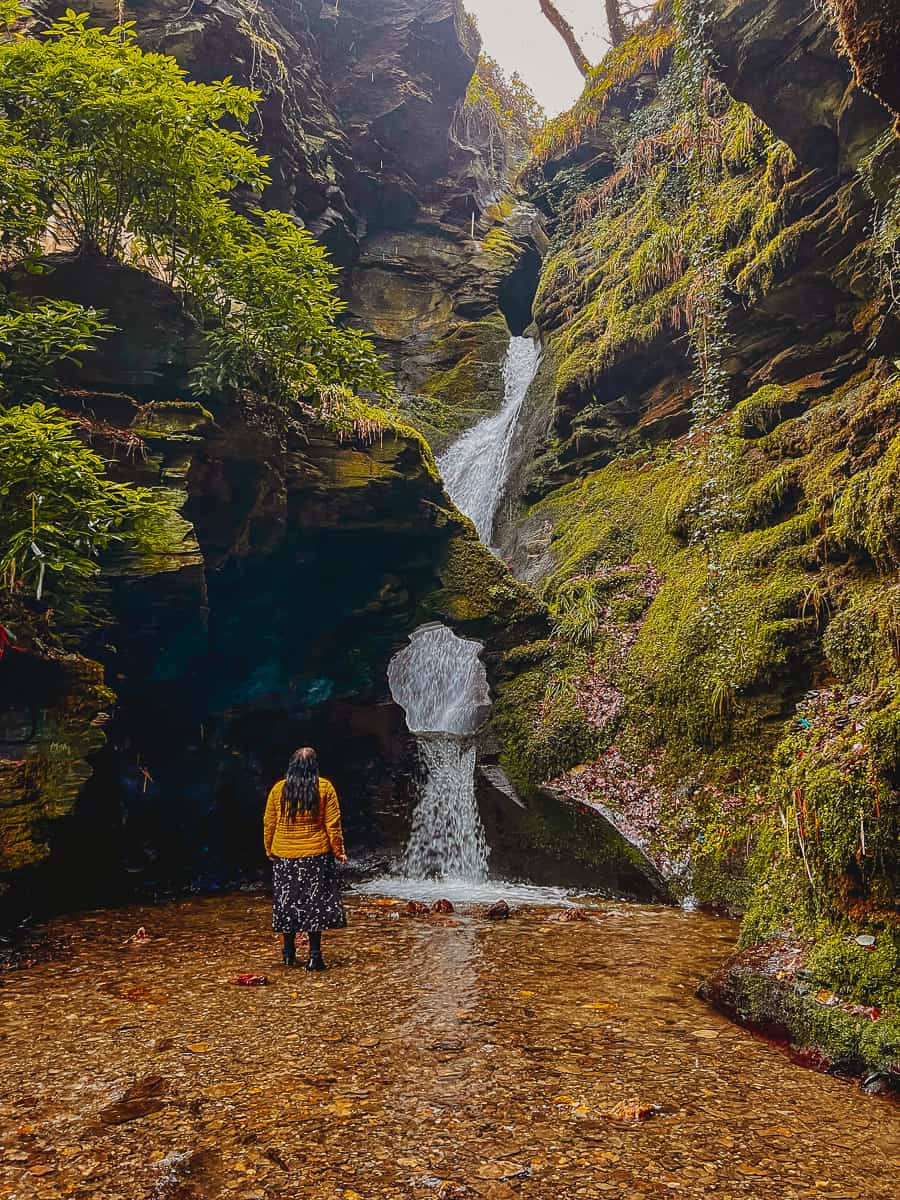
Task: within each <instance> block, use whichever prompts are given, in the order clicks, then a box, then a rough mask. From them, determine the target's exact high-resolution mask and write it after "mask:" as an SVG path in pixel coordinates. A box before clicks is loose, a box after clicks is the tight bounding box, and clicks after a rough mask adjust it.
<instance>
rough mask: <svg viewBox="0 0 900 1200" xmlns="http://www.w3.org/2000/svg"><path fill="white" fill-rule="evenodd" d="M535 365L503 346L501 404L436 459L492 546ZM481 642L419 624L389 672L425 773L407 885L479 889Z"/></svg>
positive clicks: (534, 356)
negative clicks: (477, 785)
mask: <svg viewBox="0 0 900 1200" xmlns="http://www.w3.org/2000/svg"><path fill="white" fill-rule="evenodd" d="M539 361H540V347H539V345H538V343H537V342H536V341H533V340H532V339H531V338H522V337H513V338H510V343H509V350H508V351H507V355H506V360H505V362H504V364H503V381H504V402H503V407H502V408H501V409H500V411H499V412H498V413H496V414H495V415H494V416H491V417H485V418H484V420H482V421H479V422H478V424H477V425H475V426H473V427H472V428H471V429H469V430H468V431H467V432H466V433H464V434H463V435H462V436H461V437H460V438H458V439H457V441H456V442H454V444H453V445H452V446H451V447H450V448H449V450H447V452H446V453H445V454H444V455H443V456H442V457H441V459H440V460H439V463H438V465H439V467H440V469H441V472H442V474H443V476H444V482H445V485H446V488H447V491H448V492H449V494H450V497H451V499H452V500H453V502H454V503H455V504H456V506H457V507H458V508H459V509H460V511H461V512H464V513H465V514H466V516H468V517H470V518H471V519H472V521H473V522H474V524H475V528H476V530H477V531H478V536H479V537H480V538H481V540H482V541H483V542H485V543H489V542H490V538H491V535H492V533H493V528H494V520H495V517H496V513H497V507H498V505H499V503H500V498H501V496H502V494H503V488H504V486H505V483H506V475H507V469H508V462H509V446H510V442H511V440H512V437H513V435H514V433H515V428H516V421H517V418H518V415H519V412H520V411H521V408H522V404H523V402H524V400H525V396H526V394H527V392H528V388H529V386H530V384H531V382H532V380H533V379H534V376H535V373H536V371H537V368H538V363H539ZM481 649H482V647H481V645H480V644H479V643H478V642H475V641H471V640H469V639H466V638H460V637H457V636H456V634H455V633H454V632H453V631H452V630H451V629H448V628H447V627H446V626H445V625H440V624H432V625H424V626H422V627H421V628H420V629H417V630H416V631H415V632H414V633H413V634H412V636H411V638H410V642H409V645H408V646H407V647H406V648H405V649H404V650H401V651H400V653H399V654H397V655H396V656H395V657H394V659H393V660H392V662H391V664H390V667H389V669H388V682H389V683H390V688H391V695H392V696H393V697H394V699H395V700H396V701H397V703H398V704H399V705H401V707H402V708H403V709H404V711H405V713H406V723H407V725H408V727H409V729H410V731H411V732H412V733H414V734H415V735H416V744H417V748H418V751H419V756H420V759H421V761H422V765H423V767H424V772H425V774H424V781H423V784H422V791H421V797H420V799H419V803H418V805H417V807H416V811H415V813H414V815H413V823H412V832H411V834H410V838H409V843H408V845H407V847H406V851H405V853H404V855H403V859H402V872H403V875H404V877H405V878H407V879H414V880H428V879H437V880H442V881H444V880H453V881H457V882H466V883H471V884H478V883H482V882H484V881H485V880H486V879H487V875H488V866H487V864H488V853H489V851H488V848H487V843H486V840H485V834H484V827H483V825H482V823H481V817H480V815H479V812H478V803H477V800H476V797H475V763H476V747H475V740H474V735H475V733H476V732H477V730H478V728H479V726H480V725H481V724H482V723H483V721H484V719H485V717H486V716H487V713H488V710H489V709H490V703H491V698H490V690H489V688H488V682H487V673H486V671H485V668H484V664H483V663H482V661H481V659H480V657H479V653H480V651H481Z"/></svg>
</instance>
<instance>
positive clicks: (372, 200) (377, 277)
mask: <svg viewBox="0 0 900 1200" xmlns="http://www.w3.org/2000/svg"><path fill="white" fill-rule="evenodd" d="M54 3H55V0H51V3H48V4H46V5H45V6H44V11H46V12H52V11H55V9H54ZM63 7H65V6H64V5H61V4H56V9H61V8H63ZM91 11H92V14H93V15H95V16H96V17H97V18H98V19H101V20H105V21H108V22H111V21H114V20H115V19H116V13H117V11H118V10H117V8H116V5H115V4H114V3H112V2H111V0H97V2H95V3H94V4H93V5H92V6H91ZM138 21H139V33H140V39H141V42H142V44H144V45H146V46H147V47H149V48H152V49H155V50H160V51H162V52H165V53H168V54H172V55H174V56H175V57H176V58H177V59H178V61H179V62H180V63H181V64H182V65H183V66H184V67H185V68H186V69H187V70H188V71H189V73H190V74H191V76H192V77H194V78H197V79H199V80H201V81H210V80H214V79H221V78H222V77H223V76H225V75H230V76H233V77H234V79H235V81H236V82H238V83H242V84H246V85H248V86H251V87H254V88H256V89H258V90H259V91H260V93H261V95H262V103H261V105H260V107H259V110H258V114H257V116H256V117H255V118H254V122H253V124H252V126H251V129H250V133H251V135H252V136H253V137H254V139H255V140H256V141H257V143H258V145H259V147H260V149H261V150H262V152H263V153H265V154H268V155H269V156H270V157H271V169H270V174H271V177H272V185H271V187H270V188H269V189H268V190H267V191H266V193H265V195H264V201H263V202H264V204H267V205H272V206H274V207H278V208H282V209H286V210H288V211H291V212H294V213H295V214H296V215H297V216H298V217H299V218H300V219H301V220H302V221H303V222H304V224H306V225H307V227H308V228H309V229H310V230H311V231H312V232H313V233H315V234H316V236H317V237H319V238H320V239H321V240H322V241H323V242H324V244H325V245H326V246H327V247H328V248H329V250H330V251H331V255H332V258H333V259H334V261H335V262H336V263H338V264H339V265H341V266H344V267H347V268H348V269H347V271H346V272H345V274H344V276H343V287H344V291H345V296H346V299H347V300H348V302H349V305H350V309H351V312H352V314H353V316H354V317H355V318H356V320H357V321H358V322H359V323H360V324H361V325H362V326H363V327H365V328H366V329H367V330H369V331H370V332H371V333H373V334H374V336H375V339H376V343H377V345H378V346H379V348H380V349H381V350H382V352H383V353H384V354H385V356H386V358H387V361H388V363H389V365H390V367H391V369H392V370H393V372H394V373H395V376H396V378H397V381H398V384H399V385H400V388H401V390H402V392H403V393H404V395H405V408H406V410H407V412H408V413H409V415H410V416H411V417H412V418H415V419H416V423H417V425H419V426H420V427H424V428H423V431H424V432H426V433H427V434H429V435H430V436H431V437H432V439H433V441H434V442H435V444H436V445H437V446H441V445H442V444H443V443H444V442H445V441H446V440H447V439H448V438H449V437H450V436H452V435H453V434H454V433H456V432H458V430H459V429H461V428H464V427H465V426H466V425H467V424H470V423H471V420H470V418H471V417H473V416H475V417H477V416H480V415H481V414H482V413H484V412H489V411H492V410H493V409H495V408H496V407H498V406H499V404H500V401H501V399H502V391H501V388H500V386H499V384H498V379H499V375H498V372H497V370H496V369H495V368H496V367H497V366H498V365H499V364H500V363H501V362H502V360H503V355H504V353H505V348H506V342H507V340H508V336H509V329H508V328H507V321H509V325H510V326H511V327H512V332H513V333H521V332H522V330H523V329H524V328H525V327H526V326H527V325H528V324H529V323H530V320H531V296H532V295H533V292H534V288H535V286H536V284H537V275H538V270H539V262H540V250H541V248H542V247H543V244H544V242H543V235H542V232H541V229H540V221H539V218H538V215H537V213H536V212H535V210H533V209H531V208H530V207H528V206H524V205H521V204H520V205H516V204H514V203H513V201H512V200H511V199H510V198H509V197H508V196H507V195H505V191H506V188H507V181H506V180H505V179H504V178H501V177H500V176H499V175H498V174H497V173H496V172H495V171H494V170H493V169H492V168H491V167H490V165H489V164H490V156H489V154H488V153H487V147H486V146H482V145H479V144H478V141H477V138H473V137H472V136H470V135H469V133H468V132H467V129H468V124H467V122H466V121H465V120H463V119H462V117H461V111H460V110H461V106H462V103H463V97H464V96H465V92H466V88H467V86H468V83H469V80H470V79H471V76H472V73H473V70H474V67H475V61H476V59H477V57H478V51H479V41H478V37H477V34H476V33H475V32H474V31H473V30H472V28H471V27H470V25H469V23H468V22H467V20H466V18H465V14H464V11H463V7H462V2H461V0H341V3H340V4H333V3H331V2H330V0H298V2H296V3H295V2H293V0H292V2H291V3H286V2H285V0H266V3H265V4H259V3H249V2H247V0H235V2H233V3H232V2H227V3H225V2H223V3H203V4H199V5H193V6H191V7H190V8H188V9H185V7H184V5H181V4H177V3H173V2H171V0H160V2H158V3H157V2H156V0H154V2H153V3H152V4H151V5H149V6H147V7H142V8H141V9H140V12H139V14H138ZM520 284H521V286H520ZM451 384H452V392H453V398H452V400H448V398H447V397H448V392H449V391H450V385H451Z"/></svg>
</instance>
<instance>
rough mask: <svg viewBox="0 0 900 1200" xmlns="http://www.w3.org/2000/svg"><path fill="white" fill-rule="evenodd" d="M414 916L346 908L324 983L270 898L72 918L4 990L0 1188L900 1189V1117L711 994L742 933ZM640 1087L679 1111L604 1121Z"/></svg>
mask: <svg viewBox="0 0 900 1200" xmlns="http://www.w3.org/2000/svg"><path fill="white" fill-rule="evenodd" d="M401 908H402V906H401V905H399V904H396V905H394V906H391V904H390V902H388V903H385V904H379V903H376V902H375V901H373V900H371V899H369V898H366V899H364V900H356V901H353V902H352V903H351V920H352V924H351V928H350V929H349V930H347V931H346V932H345V933H341V934H335V935H332V936H330V937H329V938H328V939H327V941H326V956H327V957H328V958H329V960H330V962H331V969H330V970H329V972H328V973H327V974H325V975H322V976H309V975H307V974H306V973H305V972H300V971H293V972H289V971H286V970H284V969H283V968H281V967H280V966H278V965H276V964H277V960H276V956H275V953H274V948H275V942H274V940H273V937H272V935H271V934H270V933H269V932H268V931H267V924H268V917H269V909H268V907H267V904H266V902H265V900H264V899H263V898H262V897H257V896H248V895H232V896H228V897H224V898H216V899H203V900H190V901H181V902H178V903H173V904H170V905H166V906H163V907H157V908H132V909H121V910H116V911H110V912H98V913H89V914H86V915H83V916H81V917H78V918H73V919H70V920H64V921H58V922H55V923H54V925H53V926H52V928H51V931H50V932H51V933H52V934H53V935H54V936H63V937H65V938H67V939H68V949H67V951H66V953H65V955H64V956H63V957H62V958H60V959H58V960H57V961H51V962H45V963H42V964H40V965H37V966H35V967H31V968H28V969H24V970H19V971H14V972H10V973H7V974H6V975H5V976H3V977H2V987H0V1005H2V1009H0V1012H2V1034H0V1060H2V1080H3V1087H2V1102H0V1131H2V1132H0V1144H2V1151H3V1153H2V1165H0V1196H2V1197H10V1198H14V1200H32V1198H35V1200H37V1198H50V1197H76V1198H77V1200H88V1198H91V1200H213V1198H218V1197H235V1198H240V1200H279V1198H280V1200H289V1198H290V1200H294V1198H296V1200H301V1198H302V1200H358V1198H360V1197H361V1198H362V1200H388V1198H391V1200H393V1198H397V1200H400V1198H401V1197H402V1198H416V1200H419V1198H421V1200H426V1198H428V1197H444V1198H445V1200H451V1198H452V1200H456V1198H459V1200H462V1198H463V1197H465V1198H469V1197H471V1198H472V1200H474V1198H475V1197H479V1196H480V1197H486V1198H487V1200H515V1198H518V1197H521V1198H522V1200H568V1198H569V1197H585V1198H588V1200H591V1198H596V1197H607V1196H608V1197H611V1198H615V1200H631V1198H638V1197H641V1198H643V1197H663V1196H669V1197H671V1196H683V1197H698V1196H710V1197H718V1198H720V1200H728V1198H730V1197H750V1198H753V1200H791V1198H794V1197H813V1196H814V1197H832V1198H833V1200H836V1198H838V1197H845V1198H847V1200H850V1198H853V1200H881V1198H882V1197H883V1198H885V1200H887V1197H892V1198H893V1197H895V1196H896V1195H897V1190H896V1183H897V1171H898V1167H900V1161H898V1158H900V1113H898V1109H897V1108H896V1106H893V1105H891V1104H889V1103H886V1102H884V1101H881V1100H878V1099H876V1098H871V1097H867V1096H865V1095H864V1094H862V1093H861V1092H860V1091H859V1090H858V1089H857V1088H856V1087H855V1086H854V1085H852V1084H849V1083H846V1082H844V1081H841V1080H838V1079H833V1078H830V1077H828V1076H823V1075H818V1074H815V1073H813V1072H811V1071H809V1070H807V1069H805V1068H803V1067H800V1066H797V1065H795V1064H793V1063H792V1062H790V1061H789V1060H788V1059H787V1058H786V1057H785V1055H784V1054H782V1053H781V1052H780V1051H779V1050H778V1049H777V1048H775V1047H773V1046H770V1045H768V1044H767V1043H765V1042H763V1041H759V1040H756V1039H755V1038H753V1037H752V1036H751V1035H750V1034H749V1033H747V1032H746V1031H744V1030H742V1029H738V1028H736V1027H735V1026H733V1025H731V1024H729V1022H728V1021H726V1020H725V1019H724V1018H723V1017H721V1016H719V1015H718V1014H717V1013H716V1012H714V1011H712V1010H710V1009H709V1008H708V1007H706V1006H705V1005H704V1004H703V1003H702V1002H701V1001H699V1000H697V999H696V998H695V996H694V989H695V987H696V985H697V983H698V982H699V980H700V979H701V977H702V976H703V975H704V974H706V973H707V972H708V971H709V970H710V969H711V968H712V967H713V966H714V964H715V963H716V962H717V961H718V960H719V959H720V957H721V956H722V955H723V954H725V953H727V952H728V951H729V949H730V948H731V946H732V943H733V939H734V936H735V926H734V925H733V924H732V923H730V922H727V921H723V920H718V919H716V918H712V917H708V916H703V915H697V914H685V913H682V912H679V911H676V910H672V909H667V908H651V907H640V906H630V905H624V904H616V903H610V902H606V903H603V904H601V905H600V906H599V915H597V916H596V917H594V918H593V919H592V920H590V921H588V922H580V921H575V922H571V923H557V922H555V921H553V920H551V918H552V917H553V916H554V915H555V913H554V910H551V909H542V908H523V909H521V910H519V911H518V912H517V913H516V914H515V915H514V916H513V918H512V919H511V920H509V921H508V922H496V923H494V922H489V921H486V920H484V919H483V918H480V917H476V916H465V915H462V914H456V915H455V916H454V917H452V918H444V919H443V922H441V921H439V920H438V919H435V918H410V917H406V916H405V915H404V916H394V915H393V914H397V913H399V912H400V911H401ZM140 925H143V926H145V927H146V929H147V932H148V934H150V940H149V941H147V942H146V943H145V944H143V945H134V944H132V943H130V942H127V939H128V938H129V936H130V935H131V934H132V933H133V932H134V931H135V929H136V928H137V927H138V926H140ZM126 942H127V944H123V943H126ZM251 971H252V972H264V973H265V974H267V975H268V977H269V979H270V980H271V983H270V985H269V986H266V987H239V986H235V985H234V984H232V983H230V982H229V980H230V979H231V978H232V977H233V976H235V975H236V974H237V973H239V972H251ZM129 1089H131V1090H130V1092H129ZM632 1099H637V1100H639V1101H640V1102H641V1103H642V1104H645V1105H647V1106H650V1105H658V1106H660V1108H661V1109H662V1113H661V1115H657V1116H655V1117H653V1118H651V1119H648V1120H644V1121H633V1120H617V1119H615V1118H614V1117H611V1116H609V1115H604V1114H605V1113H608V1112H610V1111H611V1110H615V1108H616V1106H617V1105H619V1104H620V1103H621V1102H622V1101H631V1100H632ZM123 1118H131V1119H123Z"/></svg>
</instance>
